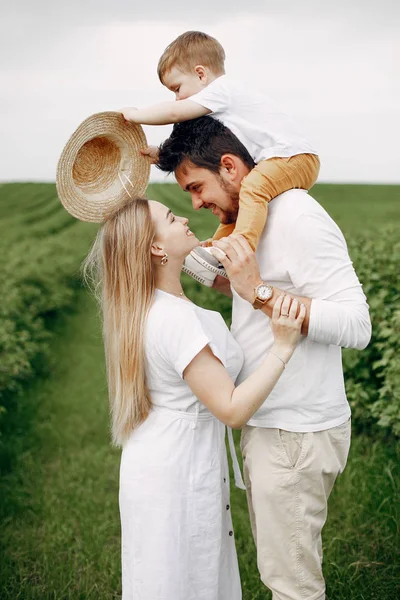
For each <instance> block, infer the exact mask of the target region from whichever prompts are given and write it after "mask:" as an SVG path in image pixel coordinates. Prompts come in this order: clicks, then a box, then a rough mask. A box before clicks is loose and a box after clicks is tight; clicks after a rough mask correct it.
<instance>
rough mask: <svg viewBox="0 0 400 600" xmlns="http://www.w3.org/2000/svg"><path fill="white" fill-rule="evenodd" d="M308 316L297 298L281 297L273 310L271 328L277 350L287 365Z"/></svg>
mask: <svg viewBox="0 0 400 600" xmlns="http://www.w3.org/2000/svg"><path fill="white" fill-rule="evenodd" d="M305 316H306V307H305V306H304V304H302V303H301V304H299V301H298V300H297V298H291V296H289V295H287V296H279V298H278V299H277V300H276V302H275V304H274V308H273V310H272V319H271V328H272V333H273V334H274V346H275V350H276V351H277V353H278V354H279V357H280V358H281V359H282V360H283V361H284V362H285V363H286V362H287V361H288V360H289V359H290V357H291V356H292V354H293V352H294V349H295V347H296V345H297V342H298V341H299V339H300V335H301V334H300V332H301V326H302V324H303V321H304V317H305Z"/></svg>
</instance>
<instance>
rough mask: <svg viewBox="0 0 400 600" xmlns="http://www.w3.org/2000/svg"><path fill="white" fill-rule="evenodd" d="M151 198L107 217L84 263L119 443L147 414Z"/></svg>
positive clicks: (151, 283)
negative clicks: (98, 322)
mask: <svg viewBox="0 0 400 600" xmlns="http://www.w3.org/2000/svg"><path fill="white" fill-rule="evenodd" d="M154 236H155V228H154V224H153V222H152V220H151V216H150V207H149V202H148V200H146V199H142V198H139V199H135V200H132V201H131V202H129V203H128V204H126V205H125V206H124V207H122V208H121V209H120V210H119V211H118V212H116V213H115V214H114V215H113V216H112V217H110V218H109V219H107V221H106V222H105V223H104V225H103V226H102V227H101V229H100V230H99V232H98V234H97V237H96V239H95V241H94V244H93V246H92V248H91V251H90V253H89V255H88V256H87V258H86V260H85V261H84V263H83V276H84V280H85V281H86V283H88V284H89V285H90V286H91V287H92V289H94V292H95V295H96V297H97V299H98V301H99V304H100V308H101V312H102V318H103V338H104V348H105V356H106V367H107V380H108V392H109V398H110V410H111V431H112V441H113V443H114V444H115V445H116V446H120V445H122V444H123V443H124V441H125V440H126V439H127V438H128V437H129V435H130V433H131V432H132V431H133V430H134V429H135V427H137V426H138V425H140V423H142V422H143V421H144V420H145V419H146V418H147V416H148V414H149V411H150V409H151V398H150V394H149V391H148V388H147V384H146V373H145V353H144V330H145V322H146V316H147V313H148V310H149V308H150V306H151V303H152V300H153V295H154V288H155V283H154V269H153V264H152V255H151V244H152V242H153V240H154Z"/></svg>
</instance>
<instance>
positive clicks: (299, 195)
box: [269, 190, 324, 218]
mask: <svg viewBox="0 0 400 600" xmlns="http://www.w3.org/2000/svg"><path fill="white" fill-rule="evenodd" d="M269 207H270V211H271V212H272V214H275V213H276V214H277V215H278V214H279V216H283V215H286V213H288V215H287V216H289V213H290V215H292V216H294V217H295V218H297V217H298V216H300V215H301V214H304V213H319V212H321V211H324V209H323V208H322V206H321V205H320V204H319V202H317V200H315V198H313V197H312V196H311V195H310V194H309V192H307V190H288V191H287V192H283V194H279V196H276V198H274V199H273V200H272V201H271V202H270V204H269Z"/></svg>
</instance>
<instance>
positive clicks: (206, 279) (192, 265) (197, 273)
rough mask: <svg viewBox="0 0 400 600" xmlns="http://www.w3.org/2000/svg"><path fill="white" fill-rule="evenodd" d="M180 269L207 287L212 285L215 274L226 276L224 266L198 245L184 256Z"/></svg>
mask: <svg viewBox="0 0 400 600" xmlns="http://www.w3.org/2000/svg"><path fill="white" fill-rule="evenodd" d="M182 271H183V272H184V273H187V275H190V277H193V279H195V280H196V281H199V282H200V283H202V284H203V285H205V286H207V287H212V285H213V283H214V279H215V278H216V276H217V275H222V277H228V276H227V274H226V271H225V269H224V267H223V266H222V265H221V263H220V262H218V260H217V259H216V258H215V256H213V255H212V254H211V252H210V248H202V247H201V246H199V247H198V248H195V249H194V250H192V251H191V253H190V254H189V255H188V256H187V257H186V259H185V262H184V264H183V267H182Z"/></svg>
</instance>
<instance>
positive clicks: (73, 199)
mask: <svg viewBox="0 0 400 600" xmlns="http://www.w3.org/2000/svg"><path fill="white" fill-rule="evenodd" d="M146 146H147V141H146V136H145V135H144V132H143V129H142V128H141V126H140V125H136V124H134V123H128V122H127V121H125V119H124V118H123V116H122V114H121V113H118V112H102V113H97V114H95V115H92V116H91V117H89V118H88V119H86V120H85V121H83V123H81V124H80V125H79V127H78V129H77V130H76V131H75V132H74V133H73V134H72V136H71V137H70V138H69V140H68V142H67V144H66V146H65V148H64V150H63V151H62V154H61V157H60V160H59V161H58V166H57V177H56V184H57V192H58V197H59V198H60V200H61V202H62V203H63V205H64V207H65V208H66V209H67V211H68V212H69V213H71V215H73V216H74V217H76V218H77V219H80V220H81V221H90V222H92V223H102V222H103V221H105V220H106V219H107V217H108V216H110V215H111V214H112V213H113V212H115V211H116V210H117V209H118V208H120V207H121V206H123V205H124V204H125V203H126V202H127V201H128V200H129V199H130V198H138V197H141V196H144V194H145V192H146V188H147V184H148V181H149V175H150V161H149V159H148V158H147V157H144V156H142V155H141V154H140V152H139V150H140V149H142V148H145V147H146Z"/></svg>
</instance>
